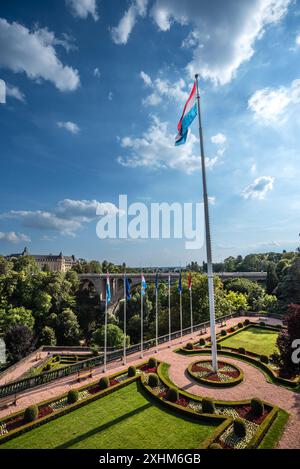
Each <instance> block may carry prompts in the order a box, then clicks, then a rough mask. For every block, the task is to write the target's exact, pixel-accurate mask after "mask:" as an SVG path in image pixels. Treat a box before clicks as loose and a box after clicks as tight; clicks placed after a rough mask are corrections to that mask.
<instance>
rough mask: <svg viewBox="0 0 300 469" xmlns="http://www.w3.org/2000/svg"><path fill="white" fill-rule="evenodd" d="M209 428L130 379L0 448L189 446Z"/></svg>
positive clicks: (208, 433) (194, 445) (202, 436)
mask: <svg viewBox="0 0 300 469" xmlns="http://www.w3.org/2000/svg"><path fill="white" fill-rule="evenodd" d="M215 428H216V425H215V424H211V425H207V424H204V423H199V422H198V421H197V420H195V419H191V418H186V417H184V416H182V415H180V414H177V413H174V412H173V411H169V410H167V409H166V408H165V407H163V406H161V405H159V404H158V403H156V401H155V400H152V398H150V397H149V396H148V395H147V394H146V393H145V392H144V391H143V390H142V388H141V385H140V384H139V383H137V382H134V383H132V384H130V385H128V386H125V387H124V388H122V389H119V390H118V391H115V392H113V393H111V394H109V395H108V396H105V397H103V398H101V399H98V400H97V401H95V402H92V403H91V404H87V405H86V406H83V407H81V408H80V409H77V410H74V411H73V412H71V413H70V414H67V415H64V416H62V417H59V418H58V419H56V420H53V421H52V422H49V423H47V424H45V425H42V426H40V427H37V428H35V429H33V430H31V431H29V432H27V433H24V434H22V435H20V436H18V437H16V438H14V439H12V440H11V441H8V442H6V443H4V444H3V445H1V446H0V448H1V449H3V448H15V449H16V448H33V449H35V448H87V449H113V448H122V449H127V448H129V449H131V448H141V449H143V448H151V449H157V448H161V449H176V448H178V449H192V448H198V447H199V445H200V444H201V442H202V441H204V440H205V439H206V438H207V437H208V436H209V435H210V434H211V433H212V432H213V431H214V430H215Z"/></svg>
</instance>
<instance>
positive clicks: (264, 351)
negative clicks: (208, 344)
mask: <svg viewBox="0 0 300 469" xmlns="http://www.w3.org/2000/svg"><path fill="white" fill-rule="evenodd" d="M277 337H278V332H276V331H271V330H268V329H265V328H264V327H249V328H247V329H245V330H244V331H241V332H238V333H237V334H234V335H233V336H232V337H228V338H225V339H223V340H221V341H220V343H221V345H224V346H225V347H233V348H239V347H244V348H245V349H246V350H248V351H249V352H253V353H257V354H259V355H267V356H270V355H271V354H272V353H273V352H275V351H276V340H277Z"/></svg>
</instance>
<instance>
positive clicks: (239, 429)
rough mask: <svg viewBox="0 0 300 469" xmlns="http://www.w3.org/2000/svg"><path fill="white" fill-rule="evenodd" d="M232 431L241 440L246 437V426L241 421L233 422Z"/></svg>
mask: <svg viewBox="0 0 300 469" xmlns="http://www.w3.org/2000/svg"><path fill="white" fill-rule="evenodd" d="M233 431H234V433H235V434H236V435H237V436H239V437H240V438H243V437H244V436H246V424H245V422H244V421H243V420H242V419H236V420H234V421H233Z"/></svg>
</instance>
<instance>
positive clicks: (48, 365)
mask: <svg viewBox="0 0 300 469" xmlns="http://www.w3.org/2000/svg"><path fill="white" fill-rule="evenodd" d="M50 370H51V363H47V365H45V366H44V367H43V371H50Z"/></svg>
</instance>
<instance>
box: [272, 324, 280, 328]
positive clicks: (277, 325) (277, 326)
mask: <svg viewBox="0 0 300 469" xmlns="http://www.w3.org/2000/svg"><path fill="white" fill-rule="evenodd" d="M274 327H276V329H282V325H281V324H276V326H274Z"/></svg>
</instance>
